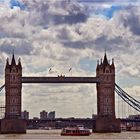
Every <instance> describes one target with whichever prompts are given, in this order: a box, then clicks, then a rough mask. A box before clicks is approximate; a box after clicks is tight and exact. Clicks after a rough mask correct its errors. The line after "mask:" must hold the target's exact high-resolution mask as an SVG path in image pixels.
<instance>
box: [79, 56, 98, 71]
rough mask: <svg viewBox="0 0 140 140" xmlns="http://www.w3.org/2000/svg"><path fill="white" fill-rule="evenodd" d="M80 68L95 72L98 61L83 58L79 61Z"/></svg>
mask: <svg viewBox="0 0 140 140" xmlns="http://www.w3.org/2000/svg"><path fill="white" fill-rule="evenodd" d="M79 66H80V68H81V69H83V70H85V71H88V72H95V69H96V66H97V61H95V60H92V59H89V58H83V59H81V60H80V61H79Z"/></svg>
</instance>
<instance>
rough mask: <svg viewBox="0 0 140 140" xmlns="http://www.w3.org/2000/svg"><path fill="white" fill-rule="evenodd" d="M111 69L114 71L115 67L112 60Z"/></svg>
mask: <svg viewBox="0 0 140 140" xmlns="http://www.w3.org/2000/svg"><path fill="white" fill-rule="evenodd" d="M111 68H112V69H115V65H114V59H112V64H111Z"/></svg>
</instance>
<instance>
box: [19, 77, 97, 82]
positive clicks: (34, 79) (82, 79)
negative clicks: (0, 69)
mask: <svg viewBox="0 0 140 140" xmlns="http://www.w3.org/2000/svg"><path fill="white" fill-rule="evenodd" d="M98 82H100V79H99V78H98V77H65V76H58V77H22V83H98Z"/></svg>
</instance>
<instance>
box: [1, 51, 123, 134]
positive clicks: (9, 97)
mask: <svg viewBox="0 0 140 140" xmlns="http://www.w3.org/2000/svg"><path fill="white" fill-rule="evenodd" d="M29 83H91V84H92V83H96V89H97V119H96V127H95V131H96V132H120V119H117V118H116V115H115V65H114V61H113V60H112V63H111V64H110V63H109V62H108V59H107V55H106V53H105V55H104V59H103V61H101V62H100V63H99V62H98V63H97V67H96V77H65V76H58V77H32V76H31V77H25V76H22V64H21V61H20V59H19V60H18V63H17V64H16V61H15V57H14V54H13V56H12V61H11V63H10V62H9V59H7V61H6V67H5V92H6V93H5V117H4V119H3V120H2V121H1V133H26V122H25V121H24V120H22V119H21V107H22V84H29ZM0 90H1V89H0ZM118 93H119V92H118ZM119 94H120V93H119ZM122 96H123V95H122Z"/></svg>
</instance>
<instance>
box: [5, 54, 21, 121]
mask: <svg viewBox="0 0 140 140" xmlns="http://www.w3.org/2000/svg"><path fill="white" fill-rule="evenodd" d="M21 80H22V66H21V62H20V59H19V61H18V64H17V65H16V62H15V57H14V54H13V56H12V62H11V65H10V64H9V60H8V59H7V63H6V67H5V91H6V100H5V101H6V102H5V103H6V111H5V118H9V119H12V118H15V119H18V118H20V115H21V88H22V81H21Z"/></svg>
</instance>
